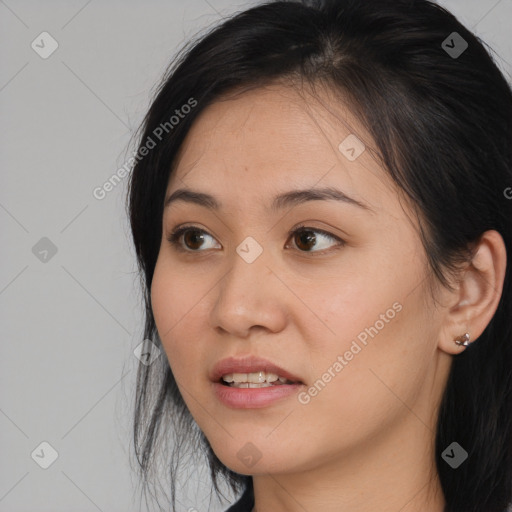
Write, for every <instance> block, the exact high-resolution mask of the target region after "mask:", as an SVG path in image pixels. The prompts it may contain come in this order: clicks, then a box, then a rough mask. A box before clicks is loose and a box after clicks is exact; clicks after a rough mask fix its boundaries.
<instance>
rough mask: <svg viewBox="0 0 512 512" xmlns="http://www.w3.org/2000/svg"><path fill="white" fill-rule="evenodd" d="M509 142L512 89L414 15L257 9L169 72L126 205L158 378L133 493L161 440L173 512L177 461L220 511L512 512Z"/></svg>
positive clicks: (141, 380) (476, 52) (475, 54)
mask: <svg viewBox="0 0 512 512" xmlns="http://www.w3.org/2000/svg"><path fill="white" fill-rule="evenodd" d="M511 143H512V93H511V89H510V87H509V85H508V84H507V82H506V80H505V79H504V77H503V75H502V74H501V73H500V71H499V70H498V68H497V67H496V65H495V64H494V62H493V61H492V59H491V58H490V56H489V54H488V53H487V51H486V50H485V49H484V47H483V46H482V44H481V43H480V41H479V40H478V39H477V38H476V37H475V36H474V35H473V34H471V33H470V32H469V31H468V30H467V29H466V28H465V27H463V26H462V25H461V24H460V23H459V22H458V21H457V20H456V19H455V18H454V17H453V16H452V15H451V14H449V13H448V12H447V11H446V10H444V9H443V8H441V7H439V6H437V5H435V4H433V3H431V2H428V1H426V0H365V1H362V0H330V1H328V0H325V1H319V2H307V1H302V2H270V3H267V4H265V5H261V6H258V7H254V8H251V9H249V10H247V11H245V12H242V13H240V14H238V15H236V16H234V17H233V18H231V19H228V20H226V21H225V22H223V23H222V24H221V25H220V26H219V27H217V28H215V29H214V30H212V31H211V32H210V33H209V34H207V35H206V36H204V37H203V38H202V39H201V40H200V41H198V42H196V43H195V44H194V45H193V46H192V47H190V48H189V49H188V50H187V51H186V52H184V53H182V54H181V56H180V57H179V59H178V60H177V61H176V62H175V63H174V65H173V66H172V67H171V68H170V69H169V71H168V73H167V75H166V77H165V79H164V82H163V84H162V86H161V87H160V89H159V91H158V94H157V96H156V98H155V100H154V101H153V103H152V105H151V107H150V109H149V112H148V114H147V116H146V118H145V121H144V125H143V127H142V131H141V136H140V146H139V155H140V158H138V159H137V163H136V165H135V166H134V169H133V173H132V176H131V182H130V192H129V214H130V219H131V227H132V232H133V238H134V244H135V248H136V252H137V258H138V262H139V265H140V270H141V275H142V283H143V287H144V291H145V301H146V326H145V337H146V338H148V339H151V340H152V341H153V343H155V344H156V345H157V346H159V347H161V348H162V349H163V351H164V353H165V355H166V357H165V358H164V357H162V358H159V359H157V361H156V362H154V363H153V364H151V365H141V367H140V370H139V376H138V386H137V397H136V418H135V424H134V428H135V431H134V433H135V445H136V453H137V456H138V460H139V463H140V466H141V470H142V475H143V476H144V477H146V479H147V478H148V475H149V472H150V469H151V468H152V467H153V466H152V464H153V460H154V456H155V446H156V444H157V442H158V440H159V439H163V438H166V437H169V436H171V435H174V437H175V439H174V451H173V457H172V460H171V463H172V464H171V494H172V500H173V510H178V509H177V508H176V506H175V495H176V473H177V471H178V470H179V469H180V468H181V467H182V464H183V463H182V462H181V457H180V456H181V449H182V446H192V447H193V448H194V449H195V452H196V453H197V452H199V451H204V453H205V455H206V456H207V460H208V463H209V466H210V470H211V477H212V481H213V484H214V486H215V489H216V490H217V491H218V486H217V477H218V476H219V475H222V476H223V477H225V479H226V482H227V483H228V484H229V485H230V486H231V488H232V489H233V491H234V492H242V493H243V495H242V496H241V497H240V499H239V501H238V503H237V504H235V505H233V507H231V508H229V510H230V511H232V512H235V511H259V512H265V511H268V510H287V511H304V510H307V511H316V510H322V511H323V512H331V511H332V512H334V511H336V512H338V511H342V510H351V511H357V512H370V511H371V512H373V511H377V510H378V511H379V512H391V511H398V510H400V511H401V512H413V511H419V510H422V511H429V512H443V511H445V512H462V511H464V512H483V511H485V512H504V511H505V510H506V508H507V504H508V503H509V502H510V501H511V499H512V407H511V397H512V377H511V363H512V328H511V320H510V319H511V318H512V302H511V291H512V277H511V274H510V268H511V264H510V254H511V253H512V246H511V243H512V240H511V235H512V200H511V199H510V197H511V195H512V194H511V192H512V189H511V188H510V187H511V186H512V144H511ZM152 389H153V393H154V394H152V393H151V390H152ZM197 427H198V428H197ZM168 429H170V432H169V431H168ZM186 441H189V442H190V443H191V444H189V445H187V444H185V442H186ZM166 455H168V454H167V453H164V456H166ZM198 508H199V505H198Z"/></svg>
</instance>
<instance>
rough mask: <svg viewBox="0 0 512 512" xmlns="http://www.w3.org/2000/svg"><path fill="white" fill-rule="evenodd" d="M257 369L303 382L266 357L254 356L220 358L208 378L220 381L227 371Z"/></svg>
mask: <svg viewBox="0 0 512 512" xmlns="http://www.w3.org/2000/svg"><path fill="white" fill-rule="evenodd" d="M258 371H264V372H266V373H276V374H277V375H278V376H279V377H284V378H285V379H288V380H290V381H291V382H294V383H299V384H303V382H302V380H301V378H300V377H298V376H296V375H294V374H293V373H290V372H289V371H287V370H285V369H284V368H281V367H280V366H278V365H276V364H274V363H272V362H271V361H269V360H268V359H264V358H261V357H256V356H246V357H243V358H236V357H228V358H227V359H222V360H221V361H219V362H218V363H217V364H216V365H215V366H214V368H213V370H212V372H211V374H210V379H211V380H212V381H213V382H220V381H221V379H222V376H223V375H226V374H228V373H253V372H258Z"/></svg>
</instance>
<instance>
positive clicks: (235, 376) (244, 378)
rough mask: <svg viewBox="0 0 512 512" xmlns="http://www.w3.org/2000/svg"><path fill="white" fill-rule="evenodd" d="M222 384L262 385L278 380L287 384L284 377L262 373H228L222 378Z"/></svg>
mask: <svg viewBox="0 0 512 512" xmlns="http://www.w3.org/2000/svg"><path fill="white" fill-rule="evenodd" d="M222 380H223V381H224V382H228V383H231V382H234V383H237V384H240V383H251V384H263V383H272V382H276V381H277V380H279V381H280V382H281V383H284V382H288V381H287V379H285V378H284V377H279V376H278V375H277V374H275V373H270V372H269V373H266V372H264V371H259V372H253V373H228V374H226V375H223V376H222Z"/></svg>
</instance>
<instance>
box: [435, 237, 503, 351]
mask: <svg viewBox="0 0 512 512" xmlns="http://www.w3.org/2000/svg"><path fill="white" fill-rule="evenodd" d="M506 267H507V251H506V248H505V243H504V242H503V238H502V237H501V235H500V234H499V233H498V232H497V231H494V230H492V231H486V232H485V233H484V234H483V235H482V236H481V238H480V240H479V242H478V245H477V246H476V248H475V253H474V257H473V259H472V260H471V262H470V263H469V264H468V265H467V267H466V268H464V269H463V270H462V272H461V277H460V279H459V280H458V281H457V282H456V283H455V285H454V291H453V292H450V293H449V294H448V297H449V302H448V305H447V308H446V316H445V318H444V320H445V321H444V323H443V328H442V332H441V337H440V340H439V348H440V349H441V350H443V351H445V352H447V353H449V354H459V353H461V352H463V351H464V350H465V348H466V347H464V346H463V345H457V344H456V343H455V341H454V340H455V338H457V337H459V336H462V335H464V334H465V333H469V335H470V343H472V342H475V341H476V340H477V338H479V337H480V336H481V334H482V333H483V332H484V330H485V328H486V327H487V325H488V324H489V322H490V321H491V319H492V317H493V316H494V314H495V313H496V309H497V308H498V304H499V302H500V298H501V294H502V291H503V282H504V279H505V270H506Z"/></svg>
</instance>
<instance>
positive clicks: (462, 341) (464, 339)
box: [453, 332, 470, 347]
mask: <svg viewBox="0 0 512 512" xmlns="http://www.w3.org/2000/svg"><path fill="white" fill-rule="evenodd" d="M469 340H470V336H469V333H468V332H467V333H466V334H463V335H462V336H457V338H455V339H454V340H453V341H455V343H456V344H457V345H463V346H464V347H467V346H468V345H469V343H470V341H469Z"/></svg>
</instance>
